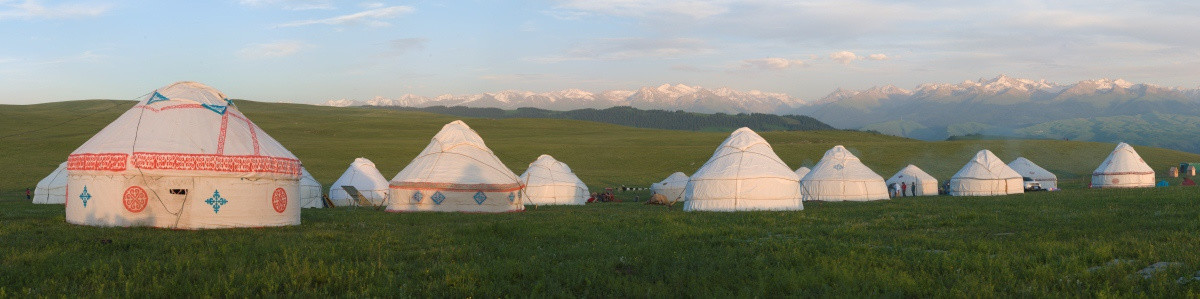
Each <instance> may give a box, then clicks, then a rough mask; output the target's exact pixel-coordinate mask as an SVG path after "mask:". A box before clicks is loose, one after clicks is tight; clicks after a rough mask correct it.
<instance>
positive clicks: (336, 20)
mask: <svg viewBox="0 0 1200 299" xmlns="http://www.w3.org/2000/svg"><path fill="white" fill-rule="evenodd" d="M414 10H415V9H414V8H413V7H412V6H389V7H381V8H375V9H371V10H366V11H361V12H357V13H352V14H348V15H340V16H336V17H332V18H327V19H317V20H303V21H296V22H291V23H284V24H280V25H279V26H277V27H299V26H307V25H317V24H323V25H368V26H376V27H382V26H390V25H392V24H391V23H388V22H386V21H384V20H386V19H391V18H395V17H396V16H399V15H402V14H406V13H410V12H413V11H414Z"/></svg>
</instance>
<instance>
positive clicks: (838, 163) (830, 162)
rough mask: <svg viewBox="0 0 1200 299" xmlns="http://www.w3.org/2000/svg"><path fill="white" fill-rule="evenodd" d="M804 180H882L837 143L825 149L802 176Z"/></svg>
mask: <svg viewBox="0 0 1200 299" xmlns="http://www.w3.org/2000/svg"><path fill="white" fill-rule="evenodd" d="M803 179H804V180H850V181H883V177H882V176H880V175H879V174H877V173H875V171H873V170H871V168H870V167H867V165H865V164H863V163H862V161H861V160H859V159H858V157H857V156H855V155H854V154H853V153H850V151H849V150H847V149H846V147H844V146H841V145H838V146H834V147H833V148H831V149H829V150H828V151H825V156H823V157H821V161H819V162H817V165H814V166H813V168H812V170H811V171H809V172H808V174H807V175H805V176H804V178H803Z"/></svg>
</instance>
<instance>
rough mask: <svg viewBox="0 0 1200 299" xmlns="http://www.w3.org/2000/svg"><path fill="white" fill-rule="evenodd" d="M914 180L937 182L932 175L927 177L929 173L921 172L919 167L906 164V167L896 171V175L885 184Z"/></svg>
mask: <svg viewBox="0 0 1200 299" xmlns="http://www.w3.org/2000/svg"><path fill="white" fill-rule="evenodd" d="M914 179H915V180H918V181H933V182H937V178H934V177H933V176H932V175H929V173H926V172H925V171H924V170H921V168H920V167H917V166H916V165H912V164H908V166H905V167H904V168H903V169H900V171H897V172H896V174H894V175H892V177H890V178H888V179H887V182H889V183H890V182H897V181H911V180H914Z"/></svg>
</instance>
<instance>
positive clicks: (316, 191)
mask: <svg viewBox="0 0 1200 299" xmlns="http://www.w3.org/2000/svg"><path fill="white" fill-rule="evenodd" d="M300 207H301V208H323V207H325V202H324V201H322V200H321V182H317V179H316V178H313V176H312V174H310V173H308V169H304V167H300Z"/></svg>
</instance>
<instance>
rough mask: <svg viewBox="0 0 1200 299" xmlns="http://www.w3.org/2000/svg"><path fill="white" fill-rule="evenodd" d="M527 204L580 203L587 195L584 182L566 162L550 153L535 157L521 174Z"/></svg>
mask: <svg viewBox="0 0 1200 299" xmlns="http://www.w3.org/2000/svg"><path fill="white" fill-rule="evenodd" d="M520 179H521V183H522V184H524V185H525V191H523V194H524V196H522V199H524V202H525V204H527V205H582V204H586V203H587V200H588V197H591V194H588V187H587V185H584V184H583V181H582V180H580V179H579V177H578V176H576V175H575V173H574V172H571V167H568V166H567V164H566V163H563V162H559V161H558V160H555V159H554V157H551V156H550V155H541V156H538V158H537V160H535V161H533V163H529V168H527V169H525V173H523V174H521V176H520Z"/></svg>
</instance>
